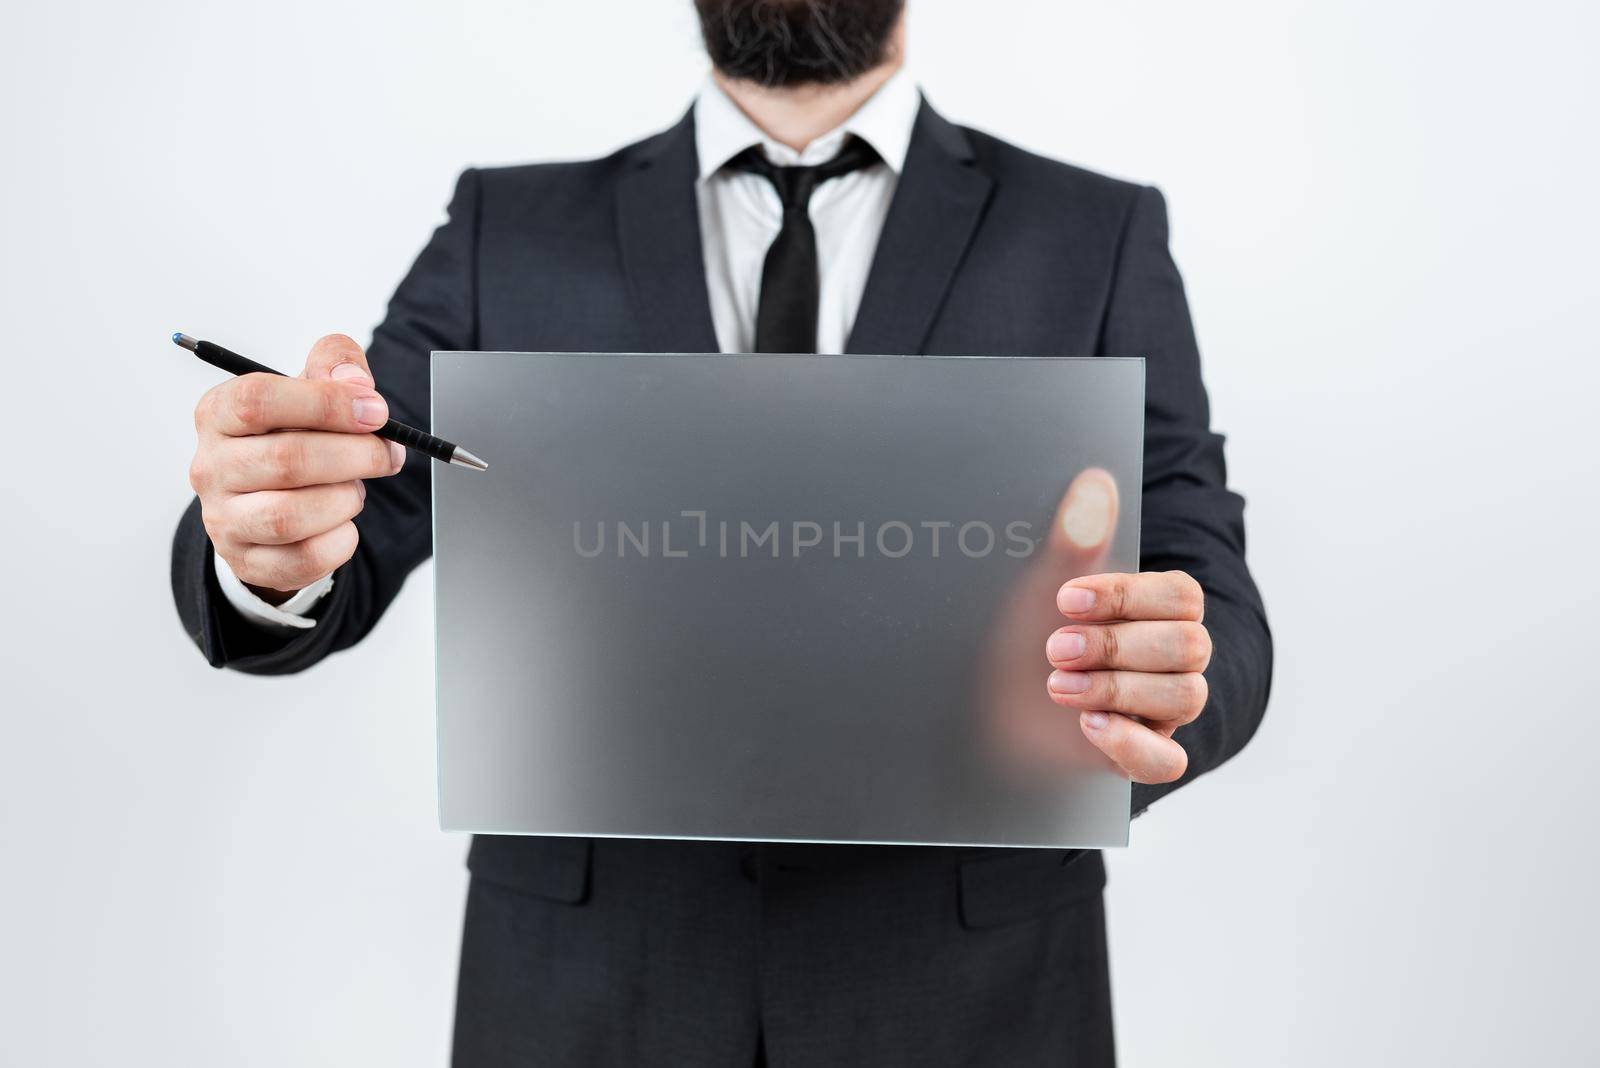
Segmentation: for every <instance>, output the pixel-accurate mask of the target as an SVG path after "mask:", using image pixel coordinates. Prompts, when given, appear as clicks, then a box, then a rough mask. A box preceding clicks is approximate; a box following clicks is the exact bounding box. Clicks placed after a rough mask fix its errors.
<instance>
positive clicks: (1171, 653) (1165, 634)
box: [1045, 620, 1211, 671]
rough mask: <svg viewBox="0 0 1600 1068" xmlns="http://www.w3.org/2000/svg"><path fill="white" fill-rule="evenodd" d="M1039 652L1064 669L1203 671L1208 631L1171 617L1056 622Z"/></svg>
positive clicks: (1208, 655)
mask: <svg viewBox="0 0 1600 1068" xmlns="http://www.w3.org/2000/svg"><path fill="white" fill-rule="evenodd" d="M1045 658H1046V659H1047V660H1049V661H1050V664H1051V666H1052V667H1058V668H1062V669H1063V670H1070V671H1096V670H1102V669H1105V668H1123V669H1126V670H1128V671H1204V670H1205V669H1206V667H1207V665H1209V664H1210V663H1211V635H1210V633H1209V632H1207V630H1206V628H1205V624H1203V623H1191V622H1187V621H1171V620H1157V621H1149V622H1138V623H1103V624H1100V625H1098V626H1095V625H1089V624H1085V625H1083V626H1075V627H1062V628H1061V629H1060V630H1058V631H1056V632H1055V633H1054V634H1052V635H1050V639H1049V640H1048V641H1047V642H1045Z"/></svg>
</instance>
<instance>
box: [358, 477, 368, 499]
mask: <svg viewBox="0 0 1600 1068" xmlns="http://www.w3.org/2000/svg"><path fill="white" fill-rule="evenodd" d="M356 495H357V496H358V497H359V498H360V499H361V503H362V504H365V503H367V484H366V483H365V482H363V481H361V480H360V479H359V478H358V479H356Z"/></svg>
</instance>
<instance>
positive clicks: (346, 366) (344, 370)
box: [328, 362, 372, 386]
mask: <svg viewBox="0 0 1600 1068" xmlns="http://www.w3.org/2000/svg"><path fill="white" fill-rule="evenodd" d="M328 377H329V378H337V379H339V380H340V381H344V380H345V379H350V380H352V381H354V380H359V381H362V382H365V383H366V384H367V385H369V386H370V385H372V376H371V375H369V374H368V373H367V369H366V368H365V367H362V366H361V365H360V364H359V363H348V362H346V363H341V364H339V365H338V366H337V367H335V368H334V369H333V370H331V371H329V372H328Z"/></svg>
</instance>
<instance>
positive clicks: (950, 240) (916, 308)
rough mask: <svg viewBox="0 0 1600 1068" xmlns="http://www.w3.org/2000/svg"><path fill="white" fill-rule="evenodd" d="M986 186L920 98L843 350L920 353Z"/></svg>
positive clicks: (958, 135)
mask: <svg viewBox="0 0 1600 1068" xmlns="http://www.w3.org/2000/svg"><path fill="white" fill-rule="evenodd" d="M993 188H994V181H993V180H992V179H991V178H990V177H989V176H988V175H987V174H985V173H983V171H981V170H980V169H979V168H978V166H977V164H976V162H975V161H974V158H973V153H972V145H971V143H970V142H969V141H968V140H967V136H966V134H964V133H963V132H962V131H961V130H960V129H959V128H957V127H956V126H953V125H952V124H951V123H949V122H947V121H946V120H945V119H944V118H943V116H941V115H940V114H939V113H938V112H936V111H934V110H933V108H931V107H929V106H928V102H927V101H926V100H924V101H923V102H922V107H921V109H920V110H919V111H918V112H917V119H916V125H915V127H914V128H913V129H912V133H911V144H910V146H909V147H908V149H907V151H906V163H905V168H904V171H903V172H902V174H901V175H900V183H899V186H898V187H897V188H896V190H895V195H894V202H893V203H892V204H891V205H890V207H889V217H888V218H887V219H886V220H884V224H883V233H882V234H881V235H880V236H879V238H878V251H877V253H876V254H875V255H874V256H873V260H872V270H871V271H870V272H869V273H868V275H867V285H866V289H865V290H864V291H863V292H862V295H861V307H860V309H859V310H858V311H857V312H856V321H855V326H854V327H853V328H852V330H851V331H850V343H849V345H847V346H846V351H848V352H853V353H884V354H890V355H913V354H918V353H920V352H921V351H922V348H923V346H924V345H925V344H926V343H927V340H928V332H929V331H930V330H931V329H932V327H933V320H934V316H935V315H936V314H938V311H939V305H940V304H941V303H943V301H944V296H945V292H946V291H947V290H948V289H949V288H950V283H951V281H952V280H953V279H954V278H955V273H956V268H957V267H958V266H959V265H960V263H961V257H962V256H963V255H964V254H965V253H966V250H967V246H968V245H969V244H970V243H971V241H972V235H973V233H974V232H975V231H976V230H977V227H978V222H979V220H980V219H981V218H982V216H983V209H984V207H985V205H987V204H988V202H989V195H990V193H991V191H992V190H993Z"/></svg>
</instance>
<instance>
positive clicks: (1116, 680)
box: [1045, 671, 1208, 725]
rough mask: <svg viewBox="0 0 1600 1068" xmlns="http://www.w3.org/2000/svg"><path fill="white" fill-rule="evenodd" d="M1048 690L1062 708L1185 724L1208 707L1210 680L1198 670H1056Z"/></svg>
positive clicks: (1051, 697) (1051, 677) (1046, 684)
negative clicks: (1122, 714)
mask: <svg viewBox="0 0 1600 1068" xmlns="http://www.w3.org/2000/svg"><path fill="white" fill-rule="evenodd" d="M1045 688H1046V689H1048V690H1049V691H1050V699H1051V700H1052V701H1054V702H1055V703H1056V704H1058V705H1065V706H1066V707H1068V708H1077V709H1091V708H1092V709H1098V710H1099V711H1101V712H1126V713H1127V714H1129V715H1133V716H1139V717H1141V718H1142V719H1149V720H1160V721H1162V722H1164V723H1171V724H1175V725H1182V724H1184V723H1189V722H1191V721H1192V720H1194V718H1195V717H1196V716H1198V715H1200V713H1201V711H1203V710H1204V709H1205V707H1206V696H1207V692H1208V690H1207V687H1206V677H1205V676H1204V675H1202V674H1200V673H1199V672H1198V671H1185V672H1166V673H1155V672H1148V671H1052V672H1051V673H1050V678H1049V679H1048V680H1046V683H1045Z"/></svg>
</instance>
